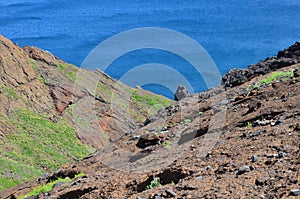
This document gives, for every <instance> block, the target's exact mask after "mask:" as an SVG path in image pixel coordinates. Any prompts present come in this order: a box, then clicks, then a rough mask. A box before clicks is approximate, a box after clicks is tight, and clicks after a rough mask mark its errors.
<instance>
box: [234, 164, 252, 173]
mask: <svg viewBox="0 0 300 199" xmlns="http://www.w3.org/2000/svg"><path fill="white" fill-rule="evenodd" d="M250 171H251V169H250V167H249V166H242V167H240V168H239V171H238V173H237V175H242V174H244V173H246V172H250Z"/></svg>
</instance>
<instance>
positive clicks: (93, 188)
mask: <svg viewBox="0 0 300 199" xmlns="http://www.w3.org/2000/svg"><path fill="white" fill-rule="evenodd" d="M298 50H299V43H296V44H295V45H293V46H292V47H290V48H288V49H287V50H285V51H282V52H279V53H278V55H277V57H278V58H274V59H267V60H266V61H265V62H264V64H265V65H268V66H267V67H266V69H263V67H262V68H261V67H259V64H257V65H255V66H253V67H254V68H255V67H256V69H257V70H258V72H255V71H256V70H254V68H253V69H251V70H253V71H252V72H251V75H249V76H248V75H247V76H246V78H245V79H243V78H244V76H243V77H239V76H237V77H236V78H241V79H238V80H231V79H230V78H229V76H228V75H227V76H225V77H224V82H225V83H224V84H225V86H226V87H228V88H227V89H226V91H225V88H223V87H222V86H219V87H217V88H214V89H210V90H208V91H205V92H202V93H199V94H196V95H193V96H189V97H186V98H183V99H182V100H180V101H177V102H174V103H173V104H172V105H171V106H169V107H167V108H166V109H163V110H160V111H158V112H157V113H156V114H155V115H153V116H151V117H149V119H148V120H147V121H146V122H145V123H144V124H141V126H139V127H137V128H136V129H135V130H134V131H132V132H131V133H128V134H126V133H124V134H122V135H120V134H118V131H119V130H120V129H117V128H114V127H112V126H109V125H110V121H111V120H110V119H111V118H112V117H117V116H116V115H114V116H112V115H113V113H112V112H110V111H109V109H105V110H102V111H103V112H101V113H102V114H103V115H104V119H105V120H106V121H107V123H106V124H105V125H106V126H105V125H104V123H102V125H103V126H104V127H106V128H107V129H111V131H109V132H110V134H109V135H110V138H111V140H110V141H109V142H108V144H107V145H103V146H102V147H100V148H99V149H98V150H97V151H96V152H95V153H93V154H91V155H89V156H88V157H86V158H84V159H83V160H81V161H78V162H75V163H72V164H70V165H67V166H66V167H64V168H62V169H60V170H59V171H58V172H56V173H53V174H50V175H49V176H48V177H46V178H44V179H40V180H39V183H43V182H47V181H48V180H49V179H52V178H54V177H59V176H63V177H66V176H70V178H71V177H72V176H73V175H74V173H85V174H86V177H85V178H84V179H75V180H74V181H73V182H71V183H66V184H64V185H62V186H56V187H54V188H53V189H52V190H51V191H49V192H47V193H42V194H40V195H38V196H37V198H72V197H74V196H76V197H79V198H120V199H124V198H133V199H136V198H168V197H169V198H289V197H294V198H297V194H298V191H299V187H300V176H299V170H300V161H299V160H300V148H299V146H300V143H299V140H300V139H299V138H300V131H299V117H300V103H299V102H300V89H299V88H300V77H296V76H294V78H291V77H289V78H285V79H282V78H281V79H278V80H276V81H275V82H273V83H274V84H276V86H274V85H272V84H266V85H257V82H259V80H262V79H265V78H267V77H268V76H269V75H270V74H269V72H271V71H279V70H281V71H295V69H296V68H299V66H300V65H299V64H294V63H298V60H299V58H300V55H299V51H298ZM285 59H288V60H290V59H291V60H297V62H294V61H291V62H290V61H284V64H283V65H281V64H280V63H281V62H280V60H281V61H283V60H285ZM48 62H49V63H51V61H50V60H48ZM260 64H261V66H263V64H262V63H260ZM273 64H274V65H273ZM247 70H248V69H247ZM260 70H261V71H260ZM234 74H237V73H234ZM238 74H242V75H243V73H238ZM258 74H261V76H257V75H258ZM232 86H235V87H234V88H231V87H232ZM118 91H119V92H121V91H120V90H118ZM86 92H88V91H83V93H86ZM99 99H100V101H99V103H104V102H103V101H106V98H105V95H104V96H102V97H101V98H99ZM79 102H81V101H80V100H79V101H78V102H77V103H79ZM75 104H76V103H75ZM84 110H86V109H84ZM64 113H65V112H64ZM117 118H118V119H119V120H123V119H124V118H126V117H123V118H121V117H117ZM120 118H121V119H120ZM120 122H122V121H120ZM124 123H125V122H124ZM126 124H127V125H128V124H131V123H130V120H129V121H128V120H126ZM107 126H109V127H107ZM104 127H103V128H104ZM128 128H129V129H130V128H131V127H128ZM88 131H89V130H87V132H88ZM111 135H113V136H111ZM116 137H117V138H118V139H113V138H116ZM94 139H97V137H95V138H94ZM279 154H281V155H279ZM254 155H255V156H254ZM58 173H59V176H58ZM157 178H159V180H160V181H159V183H160V185H157V184H156V185H157V186H155V185H154V183H153V180H154V179H157ZM39 183H38V182H37V181H31V182H28V183H25V184H23V185H21V186H18V187H13V188H11V189H9V190H6V191H4V192H1V193H0V196H3V197H4V196H5V197H6V198H9V197H18V196H20V195H22V194H25V193H27V192H28V191H30V189H31V188H32V187H36V186H38V185H39ZM149 186H151V188H152V189H147V188H148V187H149ZM21 187H22V189H21Z"/></svg>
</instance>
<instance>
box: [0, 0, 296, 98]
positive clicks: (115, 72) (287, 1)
mask: <svg viewBox="0 0 300 199" xmlns="http://www.w3.org/2000/svg"><path fill="white" fill-rule="evenodd" d="M299 11H300V1H299V0H252V1H248V0H239V1H237V0H228V1H224V2H221V1H215V0H213V1H201V0H198V1H195V0H186V1H183V0H172V1H169V0H152V1H148V0H114V1H111V0H101V1H100V0H99V1H97V0H86V1H78V0H74V1H67V0H59V1H58V0H10V1H4V0H1V1H0V34H3V35H4V36H5V37H8V38H10V39H12V40H13V41H14V42H16V43H18V44H19V45H20V46H24V45H34V46H38V47H40V48H42V49H45V50H48V51H50V52H52V53H54V54H55V55H57V56H58V57H60V58H61V59H63V60H65V61H67V62H70V63H73V64H76V65H79V66H80V65H81V63H82V61H83V60H84V58H85V57H86V56H87V55H88V54H89V53H90V52H91V50H93V48H95V47H96V45H98V44H99V43H100V42H102V41H104V40H105V39H107V38H109V37H111V36H113V35H115V34H117V33H120V32H122V31H126V30H129V29H133V28H140V27H162V28H168V29H172V30H176V31H179V32H181V33H183V34H186V35H188V36H189V37H191V38H193V39H195V40H196V41H197V42H199V44H201V45H202V46H203V47H204V48H205V49H206V51H207V52H208V53H209V54H210V56H211V57H212V59H213V60H214V62H215V63H216V65H217V66H218V68H219V71H220V72H221V74H224V73H225V72H226V71H228V70H229V69H231V68H236V67H246V66H247V65H249V64H251V63H256V62H257V61H259V60H262V59H264V58H266V57H269V56H273V55H275V54H276V53H277V51H278V50H280V49H283V48H286V47H288V46H289V45H291V44H293V43H294V42H295V41H297V40H300V23H299V20H300V12H299ZM151 62H155V63H162V64H166V65H169V66H172V67H174V68H175V69H176V70H179V71H180V73H182V74H183V75H184V76H186V78H187V79H188V80H189V81H190V83H191V85H192V87H193V89H194V90H195V91H196V92H199V91H202V90H205V89H206V88H207V87H206V85H205V83H204V82H203V79H202V78H201V76H200V75H197V74H196V72H197V71H196V72H195V71H194V69H193V67H192V66H190V65H189V63H187V62H186V60H183V59H181V58H180V57H178V56H176V55H174V54H172V53H168V52H164V51H161V50H155V49H144V50H139V51H134V52H131V53H128V54H126V55H124V56H121V57H120V58H119V59H117V60H116V61H115V62H113V63H112V65H111V66H110V67H109V68H108V69H107V71H105V72H107V73H108V74H109V75H111V76H112V77H114V78H120V77H122V75H123V74H124V73H126V71H128V70H129V69H130V68H133V67H135V66H137V65H140V64H146V63H151ZM90 69H93V68H90ZM144 88H146V89H149V90H152V91H154V92H157V93H161V94H163V95H165V96H168V97H172V93H171V92H170V91H169V90H168V89H166V88H164V87H163V85H160V86H159V85H156V84H149V85H144Z"/></svg>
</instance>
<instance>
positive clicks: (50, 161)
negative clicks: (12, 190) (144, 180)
mask: <svg viewBox="0 0 300 199" xmlns="http://www.w3.org/2000/svg"><path fill="white" fill-rule="evenodd" d="M0 100H1V103H0V124H1V128H0V148H1V149H0V150H1V156H0V162H1V164H0V170H1V173H0V190H3V189H5V188H9V187H11V186H13V185H16V184H18V183H20V182H24V181H27V180H29V179H32V178H34V177H37V176H39V175H41V174H43V173H45V172H51V171H53V170H54V169H57V168H58V167H59V166H63V165H64V164H67V163H70V162H73V161H75V160H78V159H80V158H82V157H84V156H86V155H88V154H89V153H91V152H92V151H94V150H95V149H97V148H101V147H103V146H105V145H106V144H107V143H109V142H110V140H114V139H119V138H120V137H121V136H123V135H124V134H127V133H128V132H131V131H133V130H135V129H136V128H137V127H139V126H140V125H141V124H142V123H143V121H144V120H145V119H146V118H147V117H149V116H151V115H152V114H153V113H154V112H156V111H157V110H158V109H160V108H163V107H166V106H168V105H169V104H170V100H169V99H166V98H164V97H162V96H158V95H154V94H152V93H150V92H147V91H145V90H143V89H134V88H131V87H128V86H126V85H124V84H122V83H121V82H118V81H116V80H114V79H112V78H110V77H109V76H108V75H106V74H104V73H102V72H101V71H97V70H96V71H88V70H84V69H79V68H78V67H76V66H74V65H71V64H68V63H65V62H63V61H62V60H60V59H59V58H57V57H55V56H54V55H52V54H51V53H49V52H46V51H43V50H40V49H38V48H36V47H23V48H20V47H18V46H17V45H16V44H14V43H12V42H11V41H10V40H8V39H6V38H4V37H3V36H1V35H0ZM154 104H157V105H159V106H154ZM73 146H74V147H73ZM16 165H18V166H16Z"/></svg>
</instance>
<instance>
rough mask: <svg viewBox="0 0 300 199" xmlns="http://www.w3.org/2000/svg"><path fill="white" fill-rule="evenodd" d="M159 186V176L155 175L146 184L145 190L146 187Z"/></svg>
mask: <svg viewBox="0 0 300 199" xmlns="http://www.w3.org/2000/svg"><path fill="white" fill-rule="evenodd" d="M160 186H161V183H160V178H159V177H156V178H154V179H153V180H152V181H151V182H150V184H149V185H147V186H146V190H147V189H154V188H156V187H160Z"/></svg>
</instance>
